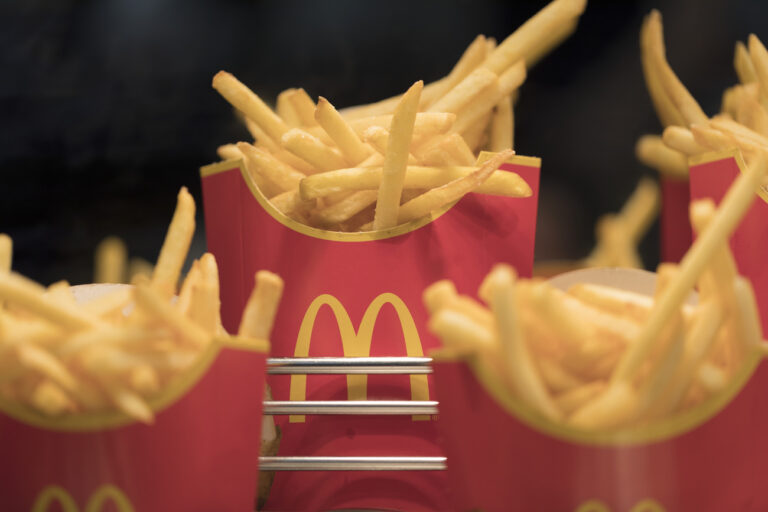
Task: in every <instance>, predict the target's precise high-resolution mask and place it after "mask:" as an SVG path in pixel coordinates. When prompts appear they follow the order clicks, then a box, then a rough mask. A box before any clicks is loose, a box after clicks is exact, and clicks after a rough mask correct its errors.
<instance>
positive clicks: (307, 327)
mask: <svg viewBox="0 0 768 512" xmlns="http://www.w3.org/2000/svg"><path fill="white" fill-rule="evenodd" d="M386 304H390V305H391V306H392V307H393V308H394V310H395V312H396V313H397V317H398V319H399V320H400V326H401V327H402V331H403V339H404V341H405V352H406V355H408V356H410V357H421V356H423V355H424V348H423V347H422V344H421V338H419V331H418V330H417V329H416V323H415V322H414V321H413V316H412V315H411V312H410V311H409V310H408V307H407V306H406V305H405V302H403V300H402V299H401V298H400V297H398V296H397V295H395V294H394V293H382V294H381V295H379V296H378V297H376V298H375V299H373V301H372V302H371V303H370V304H369V305H368V308H367V309H366V310H365V313H364V314H363V318H362V320H361V321H360V326H359V327H358V329H357V330H355V328H354V326H353V324H352V320H351V319H350V318H349V313H348V312H347V310H346V308H345V307H344V305H343V304H342V303H341V302H340V301H339V299H337V298H336V297H334V296H333V295H329V294H323V295H320V296H318V297H316V298H315V299H314V300H313V301H312V303H311V304H310V305H309V307H308V308H307V311H306V313H304V318H303V319H302V321H301V326H300V327H299V334H298V336H297V338H296V348H295V350H294V357H308V356H309V345H310V342H311V339H312V330H313V328H314V325H315V320H316V319H317V314H318V313H319V311H320V309H321V308H322V307H323V306H328V307H329V308H330V309H331V311H332V312H333V314H334V316H335V318H336V323H337V325H338V327H339V334H340V335H341V345H342V350H343V352H344V357H368V356H370V355H371V340H372V338H373V328H374V326H375V325H376V319H377V318H378V316H379V312H380V311H381V308H382V307H384V305H386ZM410 379H411V383H410V385H411V399H412V400H429V385H428V382H427V376H426V375H411V376H410ZM367 385H368V376H367V375H347V398H348V399H349V400H365V399H366V397H367ZM306 395H307V376H306V375H291V385H290V391H289V396H290V399H291V400H306ZM413 419H414V420H428V419H429V416H423V415H417V416H414V417H413ZM289 421H290V422H292V423H302V422H304V421H305V417H304V416H303V415H292V416H290V418H289Z"/></svg>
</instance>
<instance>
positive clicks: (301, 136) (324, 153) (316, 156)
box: [281, 128, 349, 172]
mask: <svg viewBox="0 0 768 512" xmlns="http://www.w3.org/2000/svg"><path fill="white" fill-rule="evenodd" d="M281 144H282V145H283V147H284V148H285V149H287V150H288V151H290V152H291V153H293V154H294V155H296V156H298V157H299V158H302V159H303V160H306V161H307V162H309V163H310V164H312V165H313V166H314V167H315V169H316V170H315V172H325V171H332V170H334V169H343V168H344V167H349V164H348V163H347V161H346V160H345V159H344V157H343V156H341V154H340V153H339V152H338V151H337V150H335V149H333V148H330V147H328V146H326V145H325V144H323V142H322V141H321V140H320V139H318V138H317V137H315V136H313V135H310V134H309V133H307V132H305V131H304V130H301V129H299V128H292V129H290V130H288V131H287V132H285V134H284V135H283V137H282V139H281Z"/></svg>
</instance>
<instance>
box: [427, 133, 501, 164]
mask: <svg viewBox="0 0 768 512" xmlns="http://www.w3.org/2000/svg"><path fill="white" fill-rule="evenodd" d="M505 149H507V148H505ZM419 155H420V158H421V161H422V163H423V165H427V166H438V167H442V166H456V165H460V166H474V165H475V162H476V161H477V159H476V158H475V155H474V154H473V153H472V149H471V148H470V147H469V146H468V145H467V143H466V141H465V140H464V137H462V136H461V135H459V134H458V133H451V134H448V135H443V136H442V137H435V139H434V142H433V143H430V144H424V145H423V146H422V147H421V148H419Z"/></svg>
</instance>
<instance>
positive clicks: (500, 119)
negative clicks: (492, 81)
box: [490, 96, 514, 151]
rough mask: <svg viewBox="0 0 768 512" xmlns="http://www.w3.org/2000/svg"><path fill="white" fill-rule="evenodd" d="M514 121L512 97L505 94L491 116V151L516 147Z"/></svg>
mask: <svg viewBox="0 0 768 512" xmlns="http://www.w3.org/2000/svg"><path fill="white" fill-rule="evenodd" d="M513 123H514V118H513V114H512V98H511V97H509V96H505V97H503V98H502V99H501V101H499V102H498V103H497V104H496V110H495V112H494V113H493V117H492V118H491V140H490V150H491V151H502V150H504V149H514V141H513V133H514V132H513V129H514V127H513Z"/></svg>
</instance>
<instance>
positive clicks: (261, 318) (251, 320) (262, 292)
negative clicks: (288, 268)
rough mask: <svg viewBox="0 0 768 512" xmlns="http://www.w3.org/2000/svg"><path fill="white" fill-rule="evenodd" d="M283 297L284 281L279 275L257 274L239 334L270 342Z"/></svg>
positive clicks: (270, 273)
mask: <svg viewBox="0 0 768 512" xmlns="http://www.w3.org/2000/svg"><path fill="white" fill-rule="evenodd" d="M282 295H283V280H282V279H280V277H279V276H278V275H277V274H273V273H272V272H267V271H266V270H260V271H259V272H256V276H255V285H254V287H253V290H252V291H251V296H250V298H249V299H248V302H247V303H246V305H245V309H244V310H243V318H242V319H241V320H240V327H239V329H238V334H239V335H240V336H249V337H251V338H258V339H264V340H268V339H269V337H270V335H271V333H272V326H273V325H274V322H275V315H276V314H277V306H278V305H279V304H280V298H281V297H282Z"/></svg>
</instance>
